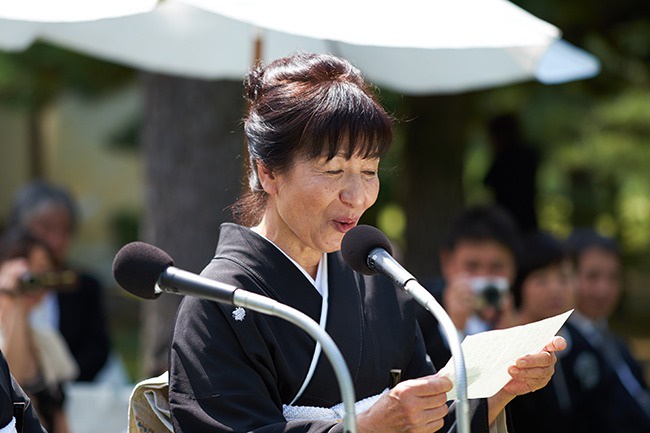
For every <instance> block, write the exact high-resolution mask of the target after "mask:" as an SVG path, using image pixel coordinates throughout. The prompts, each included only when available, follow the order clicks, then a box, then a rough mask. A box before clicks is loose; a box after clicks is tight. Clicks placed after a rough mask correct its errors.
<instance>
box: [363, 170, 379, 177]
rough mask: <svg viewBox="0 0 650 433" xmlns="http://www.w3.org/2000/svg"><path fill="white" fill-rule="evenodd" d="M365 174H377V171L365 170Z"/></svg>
mask: <svg viewBox="0 0 650 433" xmlns="http://www.w3.org/2000/svg"><path fill="white" fill-rule="evenodd" d="M363 174H365V175H367V176H376V175H377V172H376V171H374V170H364V172H363Z"/></svg>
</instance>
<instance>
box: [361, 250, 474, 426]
mask: <svg viewBox="0 0 650 433" xmlns="http://www.w3.org/2000/svg"><path fill="white" fill-rule="evenodd" d="M368 262H369V263H372V265H373V266H374V267H376V268H378V269H382V270H385V271H386V272H384V273H385V274H386V275H388V276H390V277H391V280H393V282H394V283H396V284H397V285H398V286H400V287H402V288H403V289H404V291H406V292H407V293H408V294H410V295H411V296H412V297H413V299H415V300H416V301H417V302H418V303H419V304H420V305H422V306H423V307H424V308H426V310H427V311H429V312H430V313H431V314H433V316H434V317H435V318H436V319H437V320H438V322H439V323H440V325H441V326H442V330H443V331H444V334H445V337H446V338H447V343H448V344H449V349H450V350H451V354H452V357H453V359H454V367H455V371H456V385H455V386H456V393H457V395H458V398H457V399H456V401H457V402H458V407H457V409H456V422H457V423H458V432H459V433H470V423H469V400H468V398H467V370H466V368H465V357H464V355H463V349H462V348H461V345H460V338H459V336H458V330H457V329H456V326H455V325H454V323H453V322H452V321H451V318H450V317H449V315H448V314H447V312H446V311H445V310H444V309H443V308H442V306H441V305H440V304H439V303H438V301H436V299H435V298H434V297H433V295H432V294H431V293H429V291H428V290H427V289H425V288H424V287H422V285H421V284H420V283H418V282H417V280H416V279H415V277H414V276H413V275H411V274H410V273H409V272H408V271H406V270H405V269H404V268H402V267H401V266H400V265H399V264H398V263H397V262H396V261H395V260H394V259H393V257H392V256H391V255H390V254H388V253H387V252H386V251H385V250H384V249H382V248H376V249H373V250H372V251H371V252H370V254H369V256H368Z"/></svg>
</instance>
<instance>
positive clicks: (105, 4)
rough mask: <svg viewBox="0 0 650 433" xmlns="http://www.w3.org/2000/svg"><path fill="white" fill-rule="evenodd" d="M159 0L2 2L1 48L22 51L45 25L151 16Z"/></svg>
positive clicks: (30, 0) (20, 0) (0, 13)
mask: <svg viewBox="0 0 650 433" xmlns="http://www.w3.org/2000/svg"><path fill="white" fill-rule="evenodd" d="M157 3H158V0H101V1H98V0H94V1H90V0H55V1H53V0H0V48H1V49H4V50H9V51H19V50H24V49H26V48H28V47H29V46H30V45H31V44H32V43H33V42H34V41H35V40H36V39H37V38H38V36H39V34H40V31H41V29H42V27H43V24H44V23H56V22H78V21H92V20H99V19H103V18H114V17H122V16H125V15H131V14H138V13H144V12H149V11H151V10H152V9H153V8H155V7H156V5H157Z"/></svg>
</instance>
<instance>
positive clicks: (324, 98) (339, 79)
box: [234, 53, 392, 226]
mask: <svg viewBox="0 0 650 433" xmlns="http://www.w3.org/2000/svg"><path fill="white" fill-rule="evenodd" d="M244 84H245V88H246V98H247V99H248V101H249V104H250V108H249V111H248V116H247V117H246V118H245V119H244V134H245V136H246V141H247V145H248V153H249V156H250V165H249V172H248V186H249V188H250V192H249V193H248V194H247V195H246V196H245V197H244V198H243V199H241V200H240V201H239V203H237V204H236V205H235V207H234V214H235V217H236V218H237V220H238V221H239V222H240V223H241V224H243V225H246V226H252V225H255V224H257V223H259V221H260V220H261V217H262V214H263V212H264V208H265V206H266V199H267V197H266V192H265V191H264V190H263V188H262V185H261V184H260V181H259V179H258V176H257V164H258V162H259V163H262V164H263V165H264V166H265V167H266V168H267V169H269V170H271V171H272V172H274V173H282V172H283V171H285V170H287V169H289V168H291V166H292V165H293V163H294V162H295V161H296V159H297V158H299V157H302V158H307V159H313V158H318V157H322V156H325V157H327V158H328V159H331V158H333V157H334V156H336V155H338V154H340V153H341V152H343V153H344V155H345V156H346V158H351V157H352V156H353V155H359V156H361V157H362V158H374V157H381V156H382V155H383V154H384V153H385V152H386V151H387V150H388V148H389V146H390V143H391V141H392V119H391V117H390V116H389V115H388V114H387V113H386V112H385V111H384V109H383V108H382V107H381V105H380V104H379V103H378V102H377V101H376V100H375V98H374V96H373V94H372V91H371V88H370V86H369V85H368V84H366V82H365V81H364V79H363V76H362V75H361V72H360V71H359V70H358V69H357V68H355V67H353V66H352V65H351V64H350V63H349V62H348V61H347V60H343V59H340V58H338V57H334V56H332V55H328V54H308V53H298V54H294V55H292V56H289V57H284V58H281V59H278V60H275V61H274V62H272V63H270V64H269V65H266V66H263V65H258V66H257V67H255V68H254V69H253V70H252V71H251V72H250V73H249V74H248V77H247V78H246V80H245V82H244Z"/></svg>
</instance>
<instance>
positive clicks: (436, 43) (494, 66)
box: [0, 0, 599, 94]
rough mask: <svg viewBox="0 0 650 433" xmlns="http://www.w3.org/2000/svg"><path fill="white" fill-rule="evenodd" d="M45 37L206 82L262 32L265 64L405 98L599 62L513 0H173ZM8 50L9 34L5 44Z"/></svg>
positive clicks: (554, 79)
mask: <svg viewBox="0 0 650 433" xmlns="http://www.w3.org/2000/svg"><path fill="white" fill-rule="evenodd" d="M306 5H307V6H306ZM316 5H318V6H316ZM37 35H38V37H39V38H40V39H42V40H45V41H49V42H52V43H55V44H58V45H61V46H64V47H67V48H71V49H74V50H78V51H81V52H84V53H86V54H89V55H92V56H96V57H100V58H103V59H105V60H109V61H114V62H118V63H122V64H126V65H129V66H133V67H135V68H139V69H143V70H147V71H152V72H161V73H167V74H174V75H182V76H188V77H195V78H204V79H212V78H235V79H241V78H242V77H243V76H244V75H245V73H246V71H247V70H248V69H249V68H250V67H251V65H252V64H253V62H254V58H255V53H254V45H255V40H256V38H257V37H261V39H262V41H263V43H262V46H263V53H262V58H263V60H267V61H268V60H271V59H274V58H278V57H282V56H284V55H287V54H289V53H292V52H295V51H312V52H329V53H332V54H335V55H339V56H342V57H345V58H348V59H349V60H351V61H352V62H353V63H354V64H355V65H356V66H357V67H359V68H360V69H361V70H362V72H363V73H364V74H365V75H366V76H367V77H368V78H369V80H370V81H372V82H374V83H375V84H378V85H381V86H386V87H388V88H391V89H393V90H396V91H398V92H402V93H408V94H432V93H456V92H462V91H468V90H474V89H481V88H486V87H492V86H497V85H503V84H508V83H514V82H519V81H525V80H531V79H538V80H540V81H542V82H544V83H549V84H550V83H561V82H565V81H571V80H576V79H582V78H588V77H592V76H594V75H596V74H597V73H598V72H599V63H598V60H597V59H596V58H595V57H593V56H592V55H590V54H589V53H586V52H584V51H583V50H580V49H579V48H577V47H574V46H572V45H570V44H568V43H567V42H565V41H562V39H561V38H560V31H559V30H558V29H557V28H556V27H554V26H553V25H551V24H549V23H546V22H544V21H542V20H540V19H538V18H536V17H534V16H532V15H531V14H529V13H527V12H526V11H524V10H522V9H520V8H519V7H517V6H515V5H513V4H512V3H510V2H508V1H507V0H453V1H449V0H428V1H424V0H400V1H399V2H395V1H388V0H374V1H372V0H330V1H329V2H327V3H326V4H316V3H305V2H304V1H298V0H274V1H269V0H165V1H163V2H161V3H160V4H159V5H158V6H157V7H156V8H155V9H154V10H152V11H151V12H148V13H144V14H137V15H131V16H125V17H120V18H112V19H103V20H98V21H92V22H77V23H54V24H52V23H47V24H42V25H41V26H40V27H39V28H38V30H37ZM20 42H21V41H20V40H19V41H13V42H12V43H13V46H19V45H20ZM24 44H25V42H24V41H23V45H24ZM7 45H8V44H7V43H3V38H2V30H0V47H2V46H4V47H5V49H11V47H8V48H7Z"/></svg>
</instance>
